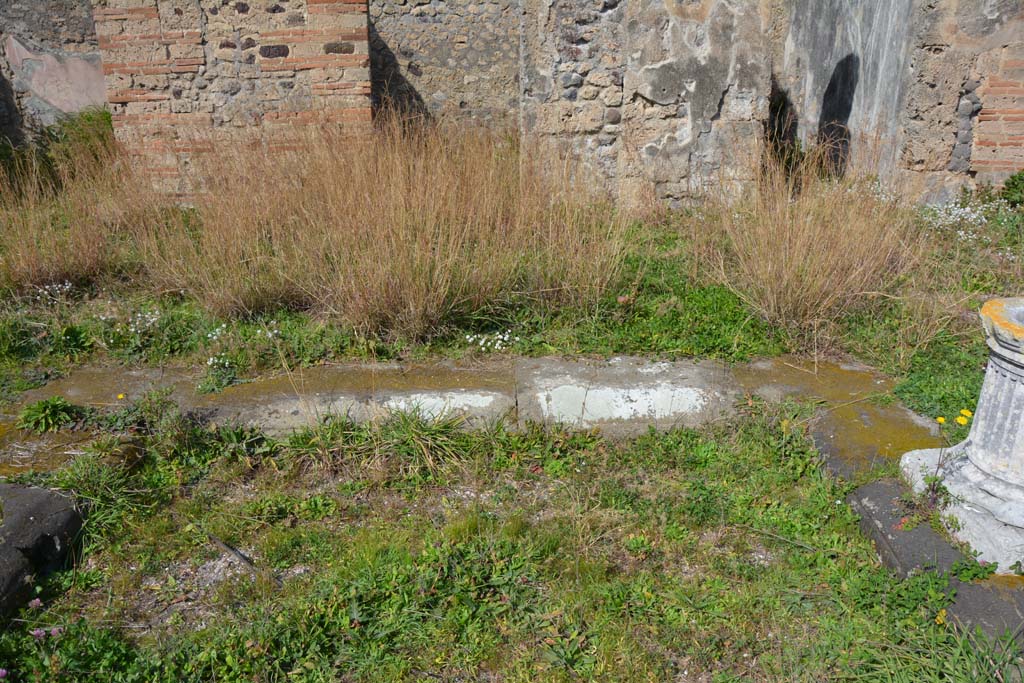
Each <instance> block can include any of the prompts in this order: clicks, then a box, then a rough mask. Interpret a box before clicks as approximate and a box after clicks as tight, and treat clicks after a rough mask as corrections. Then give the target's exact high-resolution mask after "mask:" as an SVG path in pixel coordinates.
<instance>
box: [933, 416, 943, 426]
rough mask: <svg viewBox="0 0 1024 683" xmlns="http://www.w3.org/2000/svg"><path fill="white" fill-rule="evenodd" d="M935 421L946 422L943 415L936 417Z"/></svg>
mask: <svg viewBox="0 0 1024 683" xmlns="http://www.w3.org/2000/svg"><path fill="white" fill-rule="evenodd" d="M935 421H936V422H938V423H939V424H940V425H944V424H946V418H944V417H937V418H935Z"/></svg>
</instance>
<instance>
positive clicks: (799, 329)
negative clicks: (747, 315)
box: [694, 152, 924, 342]
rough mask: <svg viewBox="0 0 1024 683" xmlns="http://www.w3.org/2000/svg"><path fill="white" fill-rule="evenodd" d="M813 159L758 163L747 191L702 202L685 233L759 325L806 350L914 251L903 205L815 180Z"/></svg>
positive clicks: (914, 256) (910, 217)
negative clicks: (781, 331) (772, 327)
mask: <svg viewBox="0 0 1024 683" xmlns="http://www.w3.org/2000/svg"><path fill="white" fill-rule="evenodd" d="M823 153H824V152H819V153H818V154H810V155H808V156H806V157H805V158H803V159H801V160H800V161H798V162H797V163H796V165H795V166H794V165H793V164H792V162H791V161H790V163H788V164H787V163H786V162H784V161H781V160H779V159H777V158H775V157H773V156H772V155H765V156H764V158H762V159H758V160H757V161H756V162H755V168H756V170H755V171H754V172H753V174H752V175H753V177H754V182H753V183H751V184H750V185H749V186H747V187H746V189H745V190H744V191H743V192H742V193H740V194H739V195H738V196H733V197H714V198H711V200H710V202H709V208H708V210H707V211H706V212H704V213H703V214H702V218H703V220H701V221H699V222H697V223H695V224H694V238H695V243H696V244H697V245H698V249H699V251H700V253H701V254H702V256H703V262H704V263H705V264H706V266H708V267H709V269H710V271H711V272H712V273H713V275H714V276H715V277H716V278H717V279H719V280H720V281H721V282H722V283H724V284H725V285H727V286H729V287H730V288H732V289H733V290H734V291H735V292H736V293H737V294H738V295H739V296H740V297H741V298H742V299H743V300H744V301H746V302H747V303H748V304H749V305H750V306H751V307H752V308H753V309H754V310H756V311H757V312H758V313H759V314H761V315H762V316H763V317H764V318H765V319H766V320H768V321H770V322H772V323H775V324H777V325H779V326H781V327H783V328H785V329H787V330H788V331H790V332H791V333H793V334H794V336H796V337H797V338H798V340H799V339H803V340H805V341H806V340H810V339H813V340H814V341H815V342H817V341H822V340H824V339H826V338H827V336H828V332H829V328H830V327H831V325H832V324H833V323H834V322H836V321H837V320H839V319H840V318H842V317H843V316H845V315H847V314H849V313H851V312H853V311H854V310H856V309H857V308H858V307H859V306H861V305H862V304H864V303H866V302H867V301H868V300H870V299H871V298H874V297H877V296H885V295H888V294H891V293H892V292H893V291H894V286H895V285H896V283H897V282H898V281H899V279H900V278H901V276H903V275H905V274H906V273H907V272H908V271H909V270H911V269H913V268H914V266H915V264H917V263H918V262H919V259H920V258H921V256H922V254H923V251H922V248H923V246H924V240H923V234H922V232H921V230H920V229H919V227H918V226H917V224H916V222H915V219H914V213H913V210H912V209H911V208H909V206H908V204H906V203H905V202H902V201H900V200H899V198H898V197H896V196H894V195H891V194H889V193H887V192H883V191H881V190H880V189H879V187H878V186H877V184H876V183H875V182H874V181H873V180H871V179H870V178H868V177H865V176H861V175H858V174H856V173H848V174H847V175H846V176H845V177H843V178H835V177H831V176H830V175H829V174H827V173H823V172H822V169H823V168H824V167H825V166H824V164H823V163H822V162H823V158H822V156H821V155H822V154H823Z"/></svg>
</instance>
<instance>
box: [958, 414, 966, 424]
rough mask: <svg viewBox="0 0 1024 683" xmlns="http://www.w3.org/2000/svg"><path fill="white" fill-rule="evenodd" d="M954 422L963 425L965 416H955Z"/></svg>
mask: <svg viewBox="0 0 1024 683" xmlns="http://www.w3.org/2000/svg"><path fill="white" fill-rule="evenodd" d="M956 423H957V424H958V425H960V426H963V425H965V424H967V418H966V417H964V416H963V415H961V416H960V417H958V418H956Z"/></svg>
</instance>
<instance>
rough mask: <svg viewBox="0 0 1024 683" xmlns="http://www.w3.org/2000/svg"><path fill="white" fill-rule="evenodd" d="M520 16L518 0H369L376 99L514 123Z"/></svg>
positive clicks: (407, 107)
mask: <svg viewBox="0 0 1024 683" xmlns="http://www.w3.org/2000/svg"><path fill="white" fill-rule="evenodd" d="M521 22H522V12H521V7H520V2H519V0H497V1H488V0H371V2H370V54H371V56H372V65H371V67H372V72H373V89H374V99H375V101H376V102H377V104H379V105H386V106H395V107H398V108H400V109H403V110H406V111H409V110H412V111H422V112H425V113H429V114H431V115H435V116H436V115H443V116H449V115H457V116H462V117H471V118H476V119H481V120H486V121H493V122H502V123H507V124H515V123H516V122H517V121H518V114H519V107H518V101H519V92H520V85H519V50H520V37H521V34H520V25H521Z"/></svg>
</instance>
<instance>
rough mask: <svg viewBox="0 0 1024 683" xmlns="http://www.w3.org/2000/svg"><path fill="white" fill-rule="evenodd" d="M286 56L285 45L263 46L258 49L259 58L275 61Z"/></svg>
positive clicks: (286, 48)
mask: <svg viewBox="0 0 1024 683" xmlns="http://www.w3.org/2000/svg"><path fill="white" fill-rule="evenodd" d="M287 56H288V46H287V45H264V46H263V47H261V48H260V57H264V58H265V59H276V58H278V57H287Z"/></svg>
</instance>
